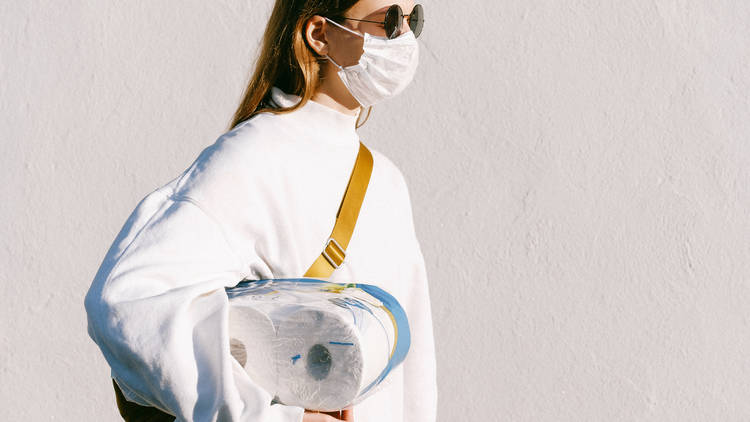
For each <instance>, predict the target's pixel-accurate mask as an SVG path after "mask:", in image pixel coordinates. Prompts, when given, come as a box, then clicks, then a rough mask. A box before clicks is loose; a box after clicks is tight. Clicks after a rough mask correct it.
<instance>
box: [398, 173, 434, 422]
mask: <svg viewBox="0 0 750 422" xmlns="http://www.w3.org/2000/svg"><path fill="white" fill-rule="evenodd" d="M403 192H405V193H406V200H405V201H406V207H407V211H406V213H405V214H406V215H407V216H408V219H409V221H408V224H409V227H410V229H409V230H408V232H409V235H410V237H411V239H412V241H411V243H412V247H411V251H412V254H410V259H408V260H407V261H406V262H405V273H404V280H406V281H407V282H408V283H409V288H408V292H407V296H406V297H407V299H406V301H405V304H404V305H405V311H406V313H407V317H408V318H409V329H410V332H411V346H410V348H409V353H408V354H407V355H406V359H405V360H404V362H403V366H404V418H403V420H404V421H409V422H435V420H436V418H437V398H438V391H437V368H436V359H435V343H434V337H433V326H432V310H431V305H430V289H429V283H428V281H427V271H426V267H425V262H424V257H423V255H422V250H421V247H420V244H419V240H418V239H417V237H416V233H415V231H414V222H413V217H412V209H411V202H410V199H409V195H408V190H407V189H406V187H405V183H404V189H403Z"/></svg>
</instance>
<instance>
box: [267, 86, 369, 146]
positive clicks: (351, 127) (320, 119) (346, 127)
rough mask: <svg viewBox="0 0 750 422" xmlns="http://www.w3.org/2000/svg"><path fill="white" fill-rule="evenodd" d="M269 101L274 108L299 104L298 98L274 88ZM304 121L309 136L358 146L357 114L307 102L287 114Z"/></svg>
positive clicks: (310, 101) (299, 98) (311, 101)
mask: <svg viewBox="0 0 750 422" xmlns="http://www.w3.org/2000/svg"><path fill="white" fill-rule="evenodd" d="M270 97H271V100H272V101H273V102H274V103H275V105H276V106H281V107H290V106H293V105H295V104H297V103H299V102H300V100H301V99H302V98H301V97H300V96H298V95H295V94H290V93H287V92H284V91H282V90H281V88H279V87H277V86H274V87H272V88H271V95H270ZM295 114H296V116H295V117H297V118H301V119H303V120H304V124H306V125H307V126H308V127H309V130H310V133H311V134H320V135H323V136H325V137H326V139H327V140H328V141H330V142H331V143H334V144H338V145H349V144H352V143H356V144H357V145H359V135H358V134H357V129H356V125H357V118H358V117H359V112H357V114H347V113H342V112H340V111H338V110H336V109H333V108H331V107H329V106H327V105H325V104H321V103H318V102H316V101H313V100H308V101H307V102H306V103H305V104H304V105H303V106H302V107H300V108H298V109H297V110H295V111H293V112H292V113H290V114H287V116H289V117H290V118H293V117H292V116H294V115H295Z"/></svg>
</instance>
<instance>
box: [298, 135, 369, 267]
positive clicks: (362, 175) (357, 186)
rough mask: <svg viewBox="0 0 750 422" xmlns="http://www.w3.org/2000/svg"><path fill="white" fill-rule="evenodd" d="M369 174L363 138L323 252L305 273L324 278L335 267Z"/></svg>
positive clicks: (342, 255)
mask: <svg viewBox="0 0 750 422" xmlns="http://www.w3.org/2000/svg"><path fill="white" fill-rule="evenodd" d="M371 174H372V153H370V150H369V149H367V147H366V146H365V144H363V143H362V141H360V142H359V153H358V154H357V160H356V161H355V162H354V168H353V169H352V174H351V176H349V183H348V184H347V185H346V191H345V192H344V198H343V199H342V200H341V205H339V210H338V211H337V212H336V222H335V223H334V225H333V231H332V232H331V235H330V237H328V239H327V240H326V243H325V247H324V248H323V252H321V254H320V255H319V256H318V258H317V259H316V260H315V262H313V263H312V265H311V266H310V268H309V269H308V270H307V272H306V273H305V275H304V277H322V278H326V277H329V276H330V275H331V273H333V270H335V269H336V268H338V267H339V266H340V265H341V263H343V262H344V259H345V258H346V248H347V246H349V240H350V239H351V237H352V233H353V232H354V226H355V225H356V224H357V217H358V216H359V210H360V208H361V207H362V201H363V200H364V198H365V192H366V191H367V185H368V184H369V183H370V175H371Z"/></svg>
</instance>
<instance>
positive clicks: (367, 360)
mask: <svg viewBox="0 0 750 422" xmlns="http://www.w3.org/2000/svg"><path fill="white" fill-rule="evenodd" d="M226 291H227V296H228V297H229V304H230V308H229V337H230V350H231V353H232V356H234V358H235V359H237V361H238V362H239V363H240V364H241V365H242V367H243V368H244V369H245V371H246V372H247V373H248V375H249V376H250V378H251V379H252V380H253V381H254V382H256V383H257V384H259V385H260V386H261V387H263V388H264V389H265V390H266V391H268V392H269V393H270V394H271V395H272V396H273V397H274V401H276V402H279V403H283V404H286V405H293V406H301V407H304V408H306V409H310V410H319V411H336V410H339V409H343V408H345V407H348V406H351V405H353V404H356V403H358V402H360V401H362V400H363V399H364V398H366V397H367V396H369V395H371V394H372V393H374V392H375V391H377V390H378V389H379V388H382V386H383V385H385V384H386V379H387V376H388V374H389V372H391V371H392V370H393V369H394V368H396V367H397V366H398V365H399V364H400V363H401V362H403V360H404V359H405V358H406V354H407V353H408V351H409V345H410V332H409V323H408V320H407V318H406V314H405V312H404V310H403V309H402V308H401V306H400V305H399V303H398V301H397V300H396V299H395V298H394V297H393V296H391V295H390V294H389V293H387V292H386V291H384V290H383V289H380V288H379V287H377V286H374V285H370V284H362V283H349V284H342V283H333V282H329V281H326V280H322V279H316V278H307V277H304V278H283V279H266V280H251V281H242V282H240V283H239V284H238V285H237V286H235V287H231V288H227V289H226Z"/></svg>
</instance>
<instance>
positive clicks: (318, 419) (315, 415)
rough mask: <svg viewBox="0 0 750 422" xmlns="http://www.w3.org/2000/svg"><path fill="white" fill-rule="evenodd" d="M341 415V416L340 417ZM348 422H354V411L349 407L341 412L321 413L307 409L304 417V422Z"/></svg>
mask: <svg viewBox="0 0 750 422" xmlns="http://www.w3.org/2000/svg"><path fill="white" fill-rule="evenodd" d="M339 413H341V416H339ZM336 421H346V422H354V409H352V408H351V407H347V408H346V409H343V410H341V412H338V411H336V412H319V411H317V410H307V409H305V414H304V416H303V417H302V422H336Z"/></svg>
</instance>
